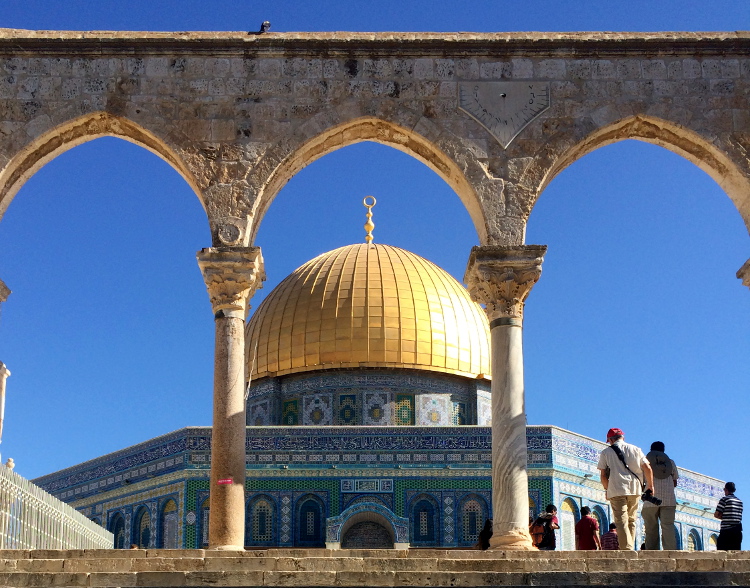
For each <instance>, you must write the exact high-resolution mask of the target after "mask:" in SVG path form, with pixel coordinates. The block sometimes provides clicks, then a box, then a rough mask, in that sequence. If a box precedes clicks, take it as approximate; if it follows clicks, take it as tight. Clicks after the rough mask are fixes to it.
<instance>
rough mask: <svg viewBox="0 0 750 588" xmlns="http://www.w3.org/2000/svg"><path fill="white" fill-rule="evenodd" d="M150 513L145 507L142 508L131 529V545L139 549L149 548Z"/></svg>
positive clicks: (150, 531) (150, 533)
mask: <svg viewBox="0 0 750 588" xmlns="http://www.w3.org/2000/svg"><path fill="white" fill-rule="evenodd" d="M152 533H153V531H152V528H151V513H150V512H149V509H148V508H147V507H145V506H144V507H142V508H141V509H140V510H139V511H138V513H137V514H136V516H135V525H134V527H133V543H134V544H135V545H137V546H138V548H139V549H148V548H149V547H151V535H152Z"/></svg>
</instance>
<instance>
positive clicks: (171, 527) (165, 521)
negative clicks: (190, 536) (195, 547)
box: [159, 499, 178, 549]
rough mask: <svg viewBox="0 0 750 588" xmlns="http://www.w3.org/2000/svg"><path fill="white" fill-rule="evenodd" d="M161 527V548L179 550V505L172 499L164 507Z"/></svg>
mask: <svg viewBox="0 0 750 588" xmlns="http://www.w3.org/2000/svg"><path fill="white" fill-rule="evenodd" d="M160 527H161V529H160V530H161V533H160V538H159V546H160V547H163V548H164V549H177V548H178V541H177V539H178V538H177V527H178V525H177V503H176V502H175V501H174V500H172V499H170V500H167V502H166V503H165V504H164V506H163V507H162V510H161V521H160Z"/></svg>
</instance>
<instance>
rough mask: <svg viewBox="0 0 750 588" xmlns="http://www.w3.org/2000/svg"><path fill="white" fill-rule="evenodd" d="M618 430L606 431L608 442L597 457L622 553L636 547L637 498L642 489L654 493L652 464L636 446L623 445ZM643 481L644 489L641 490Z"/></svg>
mask: <svg viewBox="0 0 750 588" xmlns="http://www.w3.org/2000/svg"><path fill="white" fill-rule="evenodd" d="M624 439H625V433H623V432H622V430H621V429H616V428H613V429H610V430H609V431H607V443H609V447H607V448H605V449H604V451H602V453H601V455H600V456H599V464H598V465H597V466H596V467H598V468H599V472H600V474H601V481H602V486H604V490H605V491H606V492H607V499H608V500H609V503H610V504H611V505H612V518H614V519H615V524H616V525H617V538H618V540H619V543H620V549H621V550H626V549H628V550H632V549H633V548H634V547H635V518H636V515H637V514H638V499H639V498H640V497H641V494H643V492H644V490H645V491H646V492H648V491H649V490H650V491H651V492H652V494H653V491H654V475H653V471H652V470H651V464H649V462H648V459H646V456H645V455H644V454H643V451H641V449H640V448H639V447H636V446H635V445H630V444H629V443H625V440H624ZM644 478H645V488H644Z"/></svg>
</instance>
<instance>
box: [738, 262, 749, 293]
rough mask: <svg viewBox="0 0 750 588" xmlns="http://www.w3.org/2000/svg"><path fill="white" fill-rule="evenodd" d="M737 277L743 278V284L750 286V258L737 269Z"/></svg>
mask: <svg viewBox="0 0 750 588" xmlns="http://www.w3.org/2000/svg"><path fill="white" fill-rule="evenodd" d="M737 278H738V279H740V280H742V285H743V286H747V287H748V288H750V259H748V260H747V261H746V262H745V263H744V265H743V266H742V267H741V268H740V269H738V270H737Z"/></svg>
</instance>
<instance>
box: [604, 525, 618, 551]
mask: <svg viewBox="0 0 750 588" xmlns="http://www.w3.org/2000/svg"><path fill="white" fill-rule="evenodd" d="M601 546H602V549H607V550H615V551H616V550H618V549H620V543H619V542H618V540H617V525H616V524H615V523H610V524H609V531H607V532H606V533H604V535H602V538H601Z"/></svg>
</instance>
